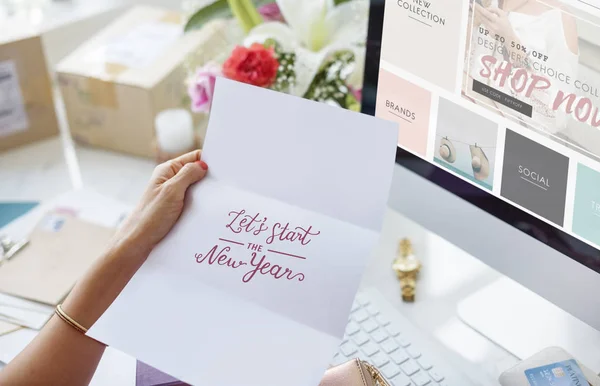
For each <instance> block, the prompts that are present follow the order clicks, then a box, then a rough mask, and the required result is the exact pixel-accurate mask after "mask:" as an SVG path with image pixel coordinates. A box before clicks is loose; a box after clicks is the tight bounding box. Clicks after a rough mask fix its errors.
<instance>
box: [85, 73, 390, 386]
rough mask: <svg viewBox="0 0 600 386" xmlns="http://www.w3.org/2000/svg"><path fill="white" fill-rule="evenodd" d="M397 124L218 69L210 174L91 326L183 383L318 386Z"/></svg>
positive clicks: (380, 210)
mask: <svg viewBox="0 0 600 386" xmlns="http://www.w3.org/2000/svg"><path fill="white" fill-rule="evenodd" d="M396 143H397V126H396V125H395V124H393V123H391V122H386V121H383V120H380V119H377V118H373V117H369V116H366V115H362V114H359V113H353V112H349V111H346V110H342V109H340V108H334V107H331V106H327V105H324V104H319V103H316V102H312V101H308V100H304V99H300V98H297V97H293V96H289V95H284V94H279V93H276V92H273V91H270V90H265V89H262V88H257V87H253V86H248V85H244V84H241V83H236V82H233V81H230V80H226V79H221V78H220V79H218V81H217V85H216V92H215V96H214V99H213V105H212V111H211V116H210V122H209V126H208V133H207V138H206V141H205V147H204V150H203V158H204V159H205V161H206V162H207V163H208V165H209V174H208V176H207V178H205V179H204V180H203V181H202V182H201V183H199V184H197V185H195V186H194V187H192V188H190V190H189V191H188V195H187V202H186V207H185V208H184V212H183V214H182V216H181V218H180V220H179V222H178V223H177V224H176V226H175V227H174V228H173V230H172V231H171V232H170V233H169V234H168V235H167V237H166V238H165V239H164V240H163V241H162V242H161V243H160V244H159V245H158V246H157V247H156V248H155V249H154V250H153V252H152V253H151V254H150V256H149V257H148V260H147V261H146V263H145V264H144V265H143V266H142V267H141V268H140V270H139V271H138V272H137V273H136V275H135V276H134V277H133V279H132V280H131V281H130V283H129V284H128V285H127V286H126V288H125V289H124V290H123V291H122V293H121V294H120V295H119V297H118V298H117V299H116V300H115V302H114V303H113V304H112V305H111V306H110V308H109V309H108V310H107V312H106V313H105V314H104V315H103V316H102V317H101V318H100V319H99V320H98V322H97V323H96V324H95V325H94V326H92V328H91V329H90V331H89V332H88V334H89V335H90V336H91V337H93V338H94V339H97V340H99V341H102V342H104V343H106V344H108V345H111V346H113V347H115V348H117V349H119V350H121V351H123V352H126V353H128V354H130V355H132V356H135V357H136V358H138V359H139V360H141V361H143V362H145V363H147V364H148V365H150V366H152V367H155V368H157V369H159V370H161V371H163V372H165V373H167V374H170V375H171V376H173V377H175V378H178V379H180V380H182V381H184V382H187V383H190V384H198V385H217V386H220V385H223V386H225V385H257V386H258V385H261V386H265V385H282V384H285V385H292V386H295V385H298V386H300V385H302V386H304V385H311V384H312V385H316V384H318V383H319V380H320V378H321V377H322V375H323V373H324V372H325V370H326V368H327V367H328V364H329V362H330V360H331V359H332V357H333V355H334V353H335V351H336V348H337V346H338V345H339V344H340V341H341V338H342V337H343V334H344V329H345V325H346V323H347V320H348V314H349V312H350V308H351V305H352V301H353V298H354V295H355V293H356V291H357V289H358V285H359V282H360V278H361V276H362V273H363V271H364V268H365V264H366V262H367V260H368V258H369V255H370V253H371V251H372V250H373V248H374V246H375V244H376V243H377V239H378V233H379V230H380V228H381V225H382V221H383V215H384V211H385V206H386V202H387V197H388V191H389V188H390V184H391V179H392V172H393V167H394V159H395V152H396Z"/></svg>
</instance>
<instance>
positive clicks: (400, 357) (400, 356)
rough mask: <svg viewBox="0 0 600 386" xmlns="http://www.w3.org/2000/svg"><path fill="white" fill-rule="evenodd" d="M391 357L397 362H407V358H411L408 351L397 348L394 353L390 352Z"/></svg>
mask: <svg viewBox="0 0 600 386" xmlns="http://www.w3.org/2000/svg"><path fill="white" fill-rule="evenodd" d="M390 358H392V360H393V361H394V362H395V363H396V364H397V365H399V364H402V363H404V362H406V361H407V360H409V359H410V358H409V357H408V355H406V353H405V352H404V350H396V351H394V352H393V353H392V354H390Z"/></svg>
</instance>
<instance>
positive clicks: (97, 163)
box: [0, 0, 517, 386]
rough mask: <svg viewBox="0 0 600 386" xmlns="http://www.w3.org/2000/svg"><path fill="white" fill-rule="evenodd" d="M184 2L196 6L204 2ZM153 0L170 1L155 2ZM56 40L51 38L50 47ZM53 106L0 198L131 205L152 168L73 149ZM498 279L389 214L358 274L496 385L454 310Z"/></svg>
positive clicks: (496, 352) (487, 346)
mask: <svg viewBox="0 0 600 386" xmlns="http://www.w3.org/2000/svg"><path fill="white" fill-rule="evenodd" d="M190 1H191V2H194V3H201V2H203V1H205V0H188V2H190ZM135 2H136V1H122V2H119V1H112V2H109V3H110V7H107V9H106V11H107V13H106V14H104V16H103V17H108V15H111V13H108V10H109V9H113V8H111V7H113V6H114V5H115V4H119V5H123V4H131V3H135ZM88 3H89V4H93V2H91V1H87V2H86V1H83V2H78V4H79V5H81V4H88ZM151 3H153V4H160V5H165V4H166V3H168V5H171V6H172V4H173V3H172V2H166V1H160V0H155V1H151ZM163 3H164V4H163ZM107 4H108V3H107ZM90 6H91V5H90ZM84 8H85V7H84ZM86 15H87V14H86ZM80 24H82V25H83V23H80ZM57 36H58V35H57ZM59 41H60V39H54V40H53V39H50V40H49V43H52V42H59ZM61 50H63V47H51V52H56V55H57V56H58V55H60V54H61V53H62V51H61ZM52 59H53V61H54V58H52ZM57 97H58V96H57ZM57 105H58V106H57V107H58V115H59V119H60V120H61V135H60V136H59V137H56V138H54V139H50V140H47V141H43V142H39V143H36V144H33V145H30V146H25V147H22V148H19V149H15V150H12V151H8V152H4V153H0V181H1V183H0V201H5V200H35V201H44V200H48V199H51V198H53V197H55V196H56V195H58V194H60V193H64V192H67V191H70V190H72V189H74V188H81V187H84V188H86V189H90V190H94V191H97V192H98V193H101V194H103V195H106V196H108V197H110V198H114V199H116V200H119V201H122V202H123V203H126V204H129V205H134V204H135V203H136V202H137V200H138V199H139V197H140V195H141V193H142V191H143V189H144V187H145V186H146V182H147V180H148V178H149V177H150V173H151V172H152V169H153V168H154V163H153V162H152V161H151V160H147V159H140V158H135V157H130V156H126V155H121V154H116V153H111V152H107V151H103V150H97V149H90V148H83V147H77V146H73V144H72V143H71V140H70V136H69V134H68V130H67V128H66V126H65V124H64V110H63V109H62V106H61V105H60V98H57ZM402 237H409V238H410V239H411V240H412V241H413V245H414V249H415V252H416V254H417V255H418V256H419V257H420V258H421V259H422V261H423V264H424V268H423V271H422V275H421V278H420V281H419V282H418V288H417V291H418V292H417V301H416V303H414V304H405V303H402V301H401V299H400V290H399V286H398V282H397V280H396V278H395V276H394V275H393V273H392V271H391V268H390V265H391V261H392V259H393V258H394V256H395V254H396V248H397V242H398V240H399V239H400V238H402ZM497 277H498V274H497V273H495V272H494V271H492V270H491V269H489V268H487V267H486V266H484V265H483V264H482V263H480V262H479V261H478V260H476V259H475V258H473V257H470V256H468V255H466V254H465V253H464V252H462V251H460V250H458V249H457V248H456V247H454V246H452V245H451V244H449V243H447V242H446V241H444V240H442V239H440V238H439V237H437V236H435V235H433V234H431V233H429V232H427V231H426V230H424V229H422V228H421V227H419V226H417V225H416V224H413V223H412V222H411V221H409V220H407V219H405V218H403V217H402V216H401V215H399V214H398V213H396V212H394V211H392V210H389V211H388V213H387V216H386V219H385V225H384V229H383V233H382V236H381V242H380V244H379V246H378V248H377V250H376V251H375V253H374V256H373V258H372V261H371V264H370V266H369V268H368V270H367V272H366V274H365V276H364V279H363V285H364V286H368V287H377V288H378V289H379V290H380V292H382V293H383V294H384V296H385V297H386V298H387V300H388V301H390V302H391V303H392V304H394V305H395V306H396V307H397V308H398V309H399V310H400V312H402V313H403V314H404V315H406V316H407V317H408V318H409V319H410V320H411V321H412V322H413V323H414V324H415V325H417V326H419V327H420V328H422V330H423V331H424V332H425V333H426V334H428V335H430V337H433V338H434V339H435V340H437V341H438V342H440V345H441V346H443V350H444V352H443V353H442V357H444V358H445V359H447V360H449V361H451V362H453V363H455V364H456V365H457V366H460V367H461V368H462V369H463V370H464V372H465V373H468V374H474V377H475V378H476V379H475V382H476V383H480V384H483V385H488V384H489V385H497V381H496V380H497V378H498V375H499V374H500V373H501V372H502V371H503V370H505V369H506V368H508V367H510V366H511V365H512V364H514V363H516V362H517V360H516V358H514V357H512V356H511V355H510V354H508V353H507V352H506V351H504V350H502V349H500V348H499V347H497V346H496V345H494V344H493V343H491V342H490V341H488V340H487V339H486V338H484V337H482V336H481V335H479V334H478V333H476V332H475V331H474V330H472V329H470V328H469V327H467V326H466V325H464V324H463V323H462V322H460V321H459V320H458V319H457V316H456V306H457V303H458V302H459V301H460V300H461V299H462V298H464V297H465V296H467V295H469V294H470V293H472V292H473V291H475V290H477V289H479V288H481V287H483V286H484V285H486V284H489V283H490V282H492V281H493V280H494V279H496V278H497ZM0 350H2V347H1V346H0ZM0 366H1V365H0ZM97 381H98V382H97V383H96V384H98V385H101V384H106V385H116V386H120V385H121V384H122V383H120V382H118V381H115V380H114V379H113V380H112V381H111V380H97ZM123 386H128V385H125V384H123Z"/></svg>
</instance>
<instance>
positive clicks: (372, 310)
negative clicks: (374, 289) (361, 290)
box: [367, 304, 379, 316]
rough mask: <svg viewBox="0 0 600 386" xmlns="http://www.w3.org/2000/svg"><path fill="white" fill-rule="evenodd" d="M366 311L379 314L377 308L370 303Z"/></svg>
mask: <svg viewBox="0 0 600 386" xmlns="http://www.w3.org/2000/svg"><path fill="white" fill-rule="evenodd" d="M367 312H368V313H369V314H371V315H373V316H375V315H379V309H378V308H377V307H375V306H374V305H372V304H370V305H369V306H367Z"/></svg>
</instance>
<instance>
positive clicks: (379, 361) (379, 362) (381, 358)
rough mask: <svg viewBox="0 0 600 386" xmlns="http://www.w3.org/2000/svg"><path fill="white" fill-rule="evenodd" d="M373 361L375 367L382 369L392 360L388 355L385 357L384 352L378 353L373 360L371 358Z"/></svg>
mask: <svg viewBox="0 0 600 386" xmlns="http://www.w3.org/2000/svg"><path fill="white" fill-rule="evenodd" d="M371 361H372V362H373V364H374V365H375V367H377V368H380V367H381V366H383V365H385V364H387V363H388V362H389V361H390V360H389V358H388V357H387V355H385V354H384V353H382V352H378V353H377V354H375V355H374V356H373V358H371Z"/></svg>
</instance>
